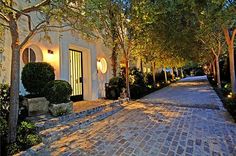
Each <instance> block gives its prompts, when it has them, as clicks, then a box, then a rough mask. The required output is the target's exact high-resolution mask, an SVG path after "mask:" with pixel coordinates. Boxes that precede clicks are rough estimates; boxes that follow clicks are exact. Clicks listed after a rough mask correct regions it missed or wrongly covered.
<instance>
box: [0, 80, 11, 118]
mask: <svg viewBox="0 0 236 156" xmlns="http://www.w3.org/2000/svg"><path fill="white" fill-rule="evenodd" d="M9 107H10V87H9V85H7V84H0V116H2V117H3V118H4V119H7V117H8V114H9Z"/></svg>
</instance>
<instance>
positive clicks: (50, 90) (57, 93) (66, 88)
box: [44, 80, 72, 104]
mask: <svg viewBox="0 0 236 156" xmlns="http://www.w3.org/2000/svg"><path fill="white" fill-rule="evenodd" d="M71 94H72V88H71V85H70V84H69V83H68V82H67V81H64V80H54V81H51V82H48V83H47V84H46V86H45V87H44V95H45V97H46V99H47V100H48V101H49V102H50V103H53V104H59V103H66V102H69V101H70V95H71Z"/></svg>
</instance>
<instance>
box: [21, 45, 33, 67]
mask: <svg viewBox="0 0 236 156" xmlns="http://www.w3.org/2000/svg"><path fill="white" fill-rule="evenodd" d="M22 60H23V62H24V64H27V63H29V62H35V61H36V55H35V52H34V50H33V49H31V48H26V49H25V50H24V51H23V53H22Z"/></svg>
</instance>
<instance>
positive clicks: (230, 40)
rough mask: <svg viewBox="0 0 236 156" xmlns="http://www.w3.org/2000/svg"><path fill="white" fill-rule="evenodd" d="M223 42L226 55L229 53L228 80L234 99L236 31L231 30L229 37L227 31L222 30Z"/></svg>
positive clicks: (235, 88)
mask: <svg viewBox="0 0 236 156" xmlns="http://www.w3.org/2000/svg"><path fill="white" fill-rule="evenodd" d="M223 31H224V35H225V40H226V42H227V45H228V53H229V67H230V80H231V86H232V94H233V97H234V98H235V96H236V84H235V67H234V38H235V34H236V29H234V30H233V34H232V35H231V36H230V33H229V30H228V29H223Z"/></svg>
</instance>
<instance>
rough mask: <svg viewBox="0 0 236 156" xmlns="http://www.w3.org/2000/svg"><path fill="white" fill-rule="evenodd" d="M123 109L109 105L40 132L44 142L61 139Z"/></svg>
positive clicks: (119, 106)
mask: <svg viewBox="0 0 236 156" xmlns="http://www.w3.org/2000/svg"><path fill="white" fill-rule="evenodd" d="M121 109H123V107H122V106H121V105H116V106H110V105H109V106H107V107H105V108H104V109H102V110H101V111H97V112H96V113H93V114H90V115H87V116H84V117H82V118H81V117H80V118H76V119H74V120H71V121H69V122H62V123H60V124H58V125H57V126H54V127H51V128H48V129H45V130H42V131H40V132H39V134H40V136H41V137H42V141H43V143H44V144H49V143H51V142H53V141H56V140H58V139H60V138H61V137H64V136H66V135H69V134H71V133H73V132H75V131H77V130H79V129H82V128H84V127H86V126H89V125H91V124H92V123H94V122H96V121H99V120H103V119H105V118H107V117H109V116H111V115H112V114H114V113H116V112H118V111H120V110H121Z"/></svg>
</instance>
